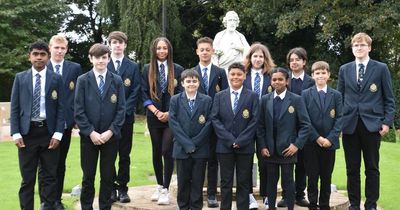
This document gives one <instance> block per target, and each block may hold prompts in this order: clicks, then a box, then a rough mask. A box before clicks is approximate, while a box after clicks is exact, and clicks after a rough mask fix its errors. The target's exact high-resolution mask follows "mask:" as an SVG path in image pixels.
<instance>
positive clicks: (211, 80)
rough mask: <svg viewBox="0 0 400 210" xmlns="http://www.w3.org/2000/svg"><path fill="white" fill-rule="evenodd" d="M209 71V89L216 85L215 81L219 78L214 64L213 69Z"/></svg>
mask: <svg viewBox="0 0 400 210" xmlns="http://www.w3.org/2000/svg"><path fill="white" fill-rule="evenodd" d="M208 73H209V74H210V81H208V84H209V85H208V91H209V90H210V87H214V86H215V85H213V84H214V81H215V80H216V78H217V73H216V71H215V70H214V69H213V65H211V69H209V70H208Z"/></svg>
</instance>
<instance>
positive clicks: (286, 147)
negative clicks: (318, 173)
mask: <svg viewBox="0 0 400 210" xmlns="http://www.w3.org/2000/svg"><path fill="white" fill-rule="evenodd" d="M288 80H289V72H288V71H287V70H286V69H284V68H281V67H277V68H274V69H273V70H272V75H271V85H272V87H273V88H274V92H272V93H270V94H268V95H265V96H263V97H262V98H261V110H260V120H259V123H258V126H259V128H258V131H257V148H258V149H259V151H258V152H260V153H261V156H262V157H263V158H265V161H266V162H267V168H268V170H267V180H268V182H267V194H268V203H269V209H270V210H275V209H276V207H275V203H276V194H277V193H276V192H277V187H276V186H277V184H278V180H279V172H280V171H281V173H282V180H281V183H282V187H284V189H286V197H285V200H286V202H287V207H288V209H289V210H293V208H294V197H295V191H294V181H293V167H294V164H295V163H296V161H297V152H298V150H299V149H302V147H303V145H304V143H305V141H306V140H307V138H308V133H309V126H310V119H309V117H308V113H307V109H306V107H305V105H304V102H303V100H302V99H301V97H300V96H298V95H296V94H294V93H291V92H289V91H288V90H287V87H286V86H287V84H288Z"/></svg>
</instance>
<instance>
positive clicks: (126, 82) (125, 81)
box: [124, 78, 131, 87]
mask: <svg viewBox="0 0 400 210" xmlns="http://www.w3.org/2000/svg"><path fill="white" fill-rule="evenodd" d="M124 85H125V86H126V87H129V86H131V80H130V79H129V78H126V79H125V80H124Z"/></svg>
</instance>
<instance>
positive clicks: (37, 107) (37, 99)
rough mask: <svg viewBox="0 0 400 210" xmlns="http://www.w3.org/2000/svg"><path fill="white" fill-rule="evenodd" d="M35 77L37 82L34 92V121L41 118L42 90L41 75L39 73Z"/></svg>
mask: <svg viewBox="0 0 400 210" xmlns="http://www.w3.org/2000/svg"><path fill="white" fill-rule="evenodd" d="M35 77H36V81H35V88H34V90H33V103H32V119H38V118H39V116H40V90H41V84H40V83H41V82H40V74H39V73H37V74H36V75H35Z"/></svg>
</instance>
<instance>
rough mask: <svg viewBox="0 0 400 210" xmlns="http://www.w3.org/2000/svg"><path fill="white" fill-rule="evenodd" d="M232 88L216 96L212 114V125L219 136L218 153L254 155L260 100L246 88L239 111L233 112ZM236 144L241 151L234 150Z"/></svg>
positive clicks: (242, 94)
mask: <svg viewBox="0 0 400 210" xmlns="http://www.w3.org/2000/svg"><path fill="white" fill-rule="evenodd" d="M230 94H231V93H230V88H228V89H225V90H223V91H221V92H219V93H217V94H216V95H215V98H214V103H213V108H212V112H211V119H212V124H213V127H214V131H215V133H216V134H217V149H216V152H217V153H240V154H252V153H254V142H255V138H254V136H255V134H256V130H257V121H258V114H259V98H258V95H257V94H256V93H254V92H253V91H251V90H248V89H246V88H243V89H242V92H241V94H240V96H239V102H238V111H237V113H236V114H234V112H233V111H232V108H231V107H232V105H231V96H230ZM233 143H236V144H238V145H239V146H240V148H239V149H233V147H232V145H233Z"/></svg>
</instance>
